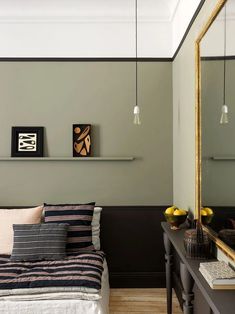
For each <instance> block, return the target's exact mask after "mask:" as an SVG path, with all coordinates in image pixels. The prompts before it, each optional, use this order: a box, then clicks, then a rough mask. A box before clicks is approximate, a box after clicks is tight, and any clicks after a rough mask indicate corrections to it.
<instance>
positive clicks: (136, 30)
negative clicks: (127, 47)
mask: <svg viewBox="0 0 235 314" xmlns="http://www.w3.org/2000/svg"><path fill="white" fill-rule="evenodd" d="M135 58H136V61H135V101H136V106H138V61H137V58H138V8H137V0H135Z"/></svg>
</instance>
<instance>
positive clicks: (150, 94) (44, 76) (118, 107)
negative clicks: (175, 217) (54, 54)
mask: <svg viewBox="0 0 235 314" xmlns="http://www.w3.org/2000/svg"><path fill="white" fill-rule="evenodd" d="M134 70H135V64H134V63H132V62H77V63H76V62H1V63H0V95H1V101H0V107H1V114H0V125H1V141H0V155H1V156H9V155H10V145H11V127H12V126H26V125H29V126H37V125H38V126H44V127H45V131H46V134H45V141H46V142H45V147H46V153H47V154H48V155H49V156H71V154H72V124H73V123H91V124H92V125H93V138H92V142H93V151H94V155H97V156H134V157H136V160H135V161H132V162H95V161H92V162H45V161H44V162H36V161H24V162H20V161H17V162H2V161H1V162H0V173H1V180H0V200H1V204H2V205H30V204H38V203H42V202H44V201H46V202H78V201H79V202H84V201H90V200H95V201H97V203H98V204H101V205H125V204H126V205H136V204H138V205H141V204H142V205H160V204H171V203H172V196H173V192H172V181H173V180H172V173H173V165H172V164H173V163H172V64H171V63H170V62H144V63H140V64H139V78H140V79H139V103H140V106H141V118H142V125H141V126H140V127H138V126H135V125H133V123H132V121H133V106H134V104H135V75H134V73H135V72H134Z"/></svg>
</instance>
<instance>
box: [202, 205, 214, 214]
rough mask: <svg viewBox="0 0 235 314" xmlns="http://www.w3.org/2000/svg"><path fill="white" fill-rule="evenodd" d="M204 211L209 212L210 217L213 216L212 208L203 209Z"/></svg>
mask: <svg viewBox="0 0 235 314" xmlns="http://www.w3.org/2000/svg"><path fill="white" fill-rule="evenodd" d="M203 210H205V211H206V212H207V215H208V216H210V215H213V214H214V213H213V210H212V209H211V208H210V207H205V208H203Z"/></svg>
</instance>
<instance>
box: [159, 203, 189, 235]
mask: <svg viewBox="0 0 235 314" xmlns="http://www.w3.org/2000/svg"><path fill="white" fill-rule="evenodd" d="M164 216H165V218H166V221H167V222H168V223H169V224H170V225H171V229H172V230H178V229H180V225H182V224H183V223H184V222H185V220H186V218H187V216H188V212H187V211H186V210H184V209H180V208H178V207H176V206H171V207H168V208H167V209H166V210H165V212H164Z"/></svg>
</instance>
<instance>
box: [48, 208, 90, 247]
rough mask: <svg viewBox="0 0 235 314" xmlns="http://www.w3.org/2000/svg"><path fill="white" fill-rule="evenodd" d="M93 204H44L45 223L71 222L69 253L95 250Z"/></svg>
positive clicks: (68, 243)
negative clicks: (93, 240) (92, 224)
mask: <svg viewBox="0 0 235 314" xmlns="http://www.w3.org/2000/svg"><path fill="white" fill-rule="evenodd" d="M94 206H95V205H94V203H93V204H84V205H75V204H73V205H68V204H65V205H47V204H45V205H44V212H45V223H48V222H49V223H52V222H57V223H58V222H62V223H67V224H69V227H68V236H67V246H66V249H67V253H78V252H80V251H84V250H86V251H87V250H94V246H93V243H92V226H91V222H92V217H93V212H94Z"/></svg>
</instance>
